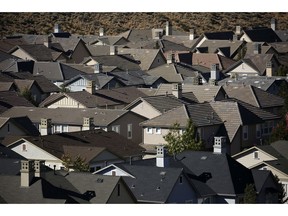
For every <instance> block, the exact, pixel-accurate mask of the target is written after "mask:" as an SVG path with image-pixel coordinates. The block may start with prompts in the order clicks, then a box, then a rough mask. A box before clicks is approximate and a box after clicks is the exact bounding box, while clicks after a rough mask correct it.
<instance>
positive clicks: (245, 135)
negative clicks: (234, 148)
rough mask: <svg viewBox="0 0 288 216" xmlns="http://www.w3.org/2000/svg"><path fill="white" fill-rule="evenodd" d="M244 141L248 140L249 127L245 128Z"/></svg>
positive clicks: (245, 126)
mask: <svg viewBox="0 0 288 216" xmlns="http://www.w3.org/2000/svg"><path fill="white" fill-rule="evenodd" d="M243 139H244V140H248V125H244V126H243Z"/></svg>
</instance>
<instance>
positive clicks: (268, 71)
mask: <svg viewBox="0 0 288 216" xmlns="http://www.w3.org/2000/svg"><path fill="white" fill-rule="evenodd" d="M266 76H267V77H272V76H273V67H272V62H271V61H268V62H267V63H266Z"/></svg>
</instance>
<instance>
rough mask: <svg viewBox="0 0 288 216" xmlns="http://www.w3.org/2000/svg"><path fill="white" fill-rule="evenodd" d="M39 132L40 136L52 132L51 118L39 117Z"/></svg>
mask: <svg viewBox="0 0 288 216" xmlns="http://www.w3.org/2000/svg"><path fill="white" fill-rule="evenodd" d="M40 134H41V136H45V135H49V134H52V124H51V119H46V118H41V120H40Z"/></svg>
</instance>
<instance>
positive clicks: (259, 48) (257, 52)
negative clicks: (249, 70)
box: [253, 43, 261, 54]
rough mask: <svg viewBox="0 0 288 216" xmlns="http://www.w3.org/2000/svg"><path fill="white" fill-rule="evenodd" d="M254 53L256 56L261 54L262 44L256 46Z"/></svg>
mask: <svg viewBox="0 0 288 216" xmlns="http://www.w3.org/2000/svg"><path fill="white" fill-rule="evenodd" d="M253 53H254V54H261V44H260V43H255V44H254V49H253Z"/></svg>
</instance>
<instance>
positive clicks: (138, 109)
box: [131, 101, 161, 119]
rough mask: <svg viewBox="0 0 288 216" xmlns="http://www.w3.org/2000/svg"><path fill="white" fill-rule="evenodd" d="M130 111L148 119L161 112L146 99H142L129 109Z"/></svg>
mask: <svg viewBox="0 0 288 216" xmlns="http://www.w3.org/2000/svg"><path fill="white" fill-rule="evenodd" d="M131 111H132V112H134V113H137V114H139V115H141V116H144V117H146V118H148V119H152V118H154V117H156V116H159V115H161V113H160V112H159V111H158V110H156V109H155V108H153V107H152V106H151V105H150V104H148V103H147V102H146V101H142V102H141V103H140V104H138V105H137V106H135V107H133V108H132V109H131Z"/></svg>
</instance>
